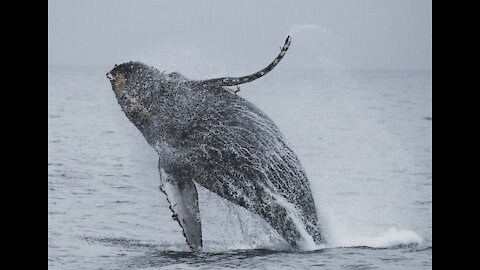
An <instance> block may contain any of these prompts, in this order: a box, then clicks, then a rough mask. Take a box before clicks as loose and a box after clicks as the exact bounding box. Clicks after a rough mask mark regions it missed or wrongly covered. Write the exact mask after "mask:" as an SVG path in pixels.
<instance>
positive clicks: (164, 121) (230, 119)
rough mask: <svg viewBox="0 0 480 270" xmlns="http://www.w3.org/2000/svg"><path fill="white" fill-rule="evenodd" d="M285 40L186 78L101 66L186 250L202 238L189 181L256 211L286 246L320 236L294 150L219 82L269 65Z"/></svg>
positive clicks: (232, 82)
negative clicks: (247, 65) (248, 67)
mask: <svg viewBox="0 0 480 270" xmlns="http://www.w3.org/2000/svg"><path fill="white" fill-rule="evenodd" d="M290 43H291V38H290V36H289V37H287V39H286V41H285V44H284V45H283V47H282V48H281V51H280V54H279V55H278V56H277V57H276V58H275V60H274V61H273V62H272V63H270V64H269V65H268V66H267V67H265V68H264V69H262V70H260V71H258V72H256V73H254V74H252V75H248V76H244V77H224V78H217V79H209V80H189V79H187V78H186V77H184V76H183V75H181V74H179V73H176V72H174V73H169V74H166V73H165V72H160V71H159V70H157V69H155V68H153V67H150V66H147V65H145V64H143V63H139V62H128V63H123V64H120V65H116V66H115V67H114V68H113V69H112V70H111V71H110V72H108V73H107V78H108V79H109V80H110V82H111V84H112V88H113V91H114V93H115V95H116V98H117V100H118V103H119V104H120V106H121V108H122V110H123V111H124V113H125V114H126V116H127V117H128V119H129V120H130V121H131V122H132V123H133V124H134V125H135V126H136V127H137V128H138V129H139V130H140V132H141V133H142V134H143V136H144V137H145V139H146V140H147V141H148V143H149V144H150V145H151V146H152V147H153V148H154V149H155V150H156V151H157V152H158V155H159V160H158V168H159V171H160V179H161V185H160V189H161V190H162V192H163V193H165V195H166V197H167V200H168V202H169V204H170V209H171V210H172V212H173V216H172V217H173V218H174V219H175V220H176V221H177V222H178V223H179V225H180V226H181V227H182V230H183V234H184V236H185V238H186V242H187V244H188V246H189V247H190V249H191V250H192V251H198V250H201V249H202V246H203V244H202V227H201V219H200V211H199V206H198V194H197V190H196V187H195V183H197V184H198V185H201V186H203V187H205V188H206V189H208V190H210V191H211V192H213V193H216V194H217V195H219V196H221V197H223V198H225V199H227V200H229V201H230V202H233V203H235V204H237V205H239V206H241V207H244V208H246V209H247V210H249V211H251V212H253V213H255V214H257V215H259V216H260V217H262V218H263V219H264V220H266V221H267V222H268V223H269V224H270V225H271V226H272V227H273V228H274V229H275V230H276V231H277V232H278V233H279V234H280V235H281V236H282V237H283V238H284V239H285V240H286V241H287V242H288V243H290V244H291V245H292V247H294V248H300V246H301V245H302V244H303V243H304V242H305V241H311V242H312V240H313V242H315V243H316V244H323V243H324V238H323V237H322V234H321V230H320V226H319V225H320V224H319V220H318V216H317V213H316V210H315V204H314V200H313V197H312V193H311V189H310V184H309V182H308V179H307V176H306V174H305V170H304V169H303V167H302V165H301V163H300V161H299V159H298V157H297V156H296V155H295V153H294V152H293V150H292V148H291V147H290V146H289V144H288V143H287V141H286V140H285V137H284V136H283V135H282V133H281V132H280V130H279V129H278V128H277V126H276V125H275V124H274V123H273V121H272V120H271V119H270V118H269V117H268V116H267V115H266V114H265V113H263V112H262V111H261V110H260V109H259V108H257V107H256V106H255V105H253V104H252V103H250V102H249V101H247V100H245V99H243V98H242V97H240V96H239V95H237V94H236V92H237V91H238V90H239V89H238V88H237V89H236V90H235V89H229V88H226V87H227V86H237V85H240V84H243V83H248V82H251V81H253V80H256V79H258V78H260V77H262V76H264V75H265V74H267V73H268V72H270V71H271V70H272V69H273V68H274V67H275V66H276V65H277V64H278V63H279V62H280V60H281V59H282V58H283V56H284V55H285V53H286V51H287V50H288V48H289V46H290ZM194 182H195V183H194Z"/></svg>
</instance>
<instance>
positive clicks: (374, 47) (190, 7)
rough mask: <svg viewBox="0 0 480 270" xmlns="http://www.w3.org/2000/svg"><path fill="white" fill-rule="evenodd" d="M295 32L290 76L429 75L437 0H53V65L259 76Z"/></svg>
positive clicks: (50, 15)
mask: <svg viewBox="0 0 480 270" xmlns="http://www.w3.org/2000/svg"><path fill="white" fill-rule="evenodd" d="M288 33H291V34H292V37H293V42H292V47H291V49H290V52H289V53H287V57H286V58H285V59H287V58H288V57H289V56H290V59H289V60H288V61H290V65H289V67H292V68H304V67H307V68H308V67H329V66H330V67H331V65H337V64H340V65H341V66H342V67H345V68H349V69H402V70H405V69H416V70H431V68H432V2H431V0H395V1H393V0H362V1H360V0H328V1H327V0H326V1H322V0H311V1H310V0H291V1H286V0H264V1H260V0H241V1H240V0H230V1H223V0H207V1H194V0H190V1H186V0H176V1H171V0H168V1H163V0H158V1H152V0H148V1H147V0H140V1H133V0H131V1H128V0H115V1H113V0H112V1H98V0H96V1H93V0H82V1H68V0H62V1H53V0H52V1H49V3H48V64H49V66H50V65H80V66H112V65H113V64H115V63H120V62H122V61H127V60H141V61H143V62H145V63H147V64H151V65H155V66H157V67H158V68H159V69H161V68H162V66H165V68H166V69H180V68H182V67H183V69H185V68H186V69H187V70H188V69H202V68H212V67H213V68H215V67H222V68H225V69H228V68H229V67H231V66H236V67H237V68H236V69H251V68H252V67H256V68H259V67H262V66H263V65H265V64H267V63H268V62H269V61H270V60H272V59H273V58H274V57H275V56H276V54H277V53H278V50H279V47H280V46H281V45H282V44H283V41H284V39H285V37H286V35H287V34H288ZM285 61H287V60H285ZM332 62H335V64H329V63H332Z"/></svg>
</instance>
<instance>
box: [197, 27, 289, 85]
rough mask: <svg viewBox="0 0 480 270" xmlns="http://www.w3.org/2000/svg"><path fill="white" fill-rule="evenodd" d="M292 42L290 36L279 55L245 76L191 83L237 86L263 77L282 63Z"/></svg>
mask: <svg viewBox="0 0 480 270" xmlns="http://www.w3.org/2000/svg"><path fill="white" fill-rule="evenodd" d="M291 42H292V38H291V37H290V36H288V37H287V39H286V40H285V44H283V47H282V48H281V49H280V53H279V54H278V56H277V57H276V58H275V59H274V60H273V61H272V62H271V63H270V64H269V65H268V66H266V67H265V68H264V69H262V70H260V71H258V72H256V73H253V74H251V75H247V76H243V77H223V78H216V79H209V80H203V81H192V82H191V83H192V84H194V85H201V86H203V87H204V88H210V87H222V86H235V85H239V84H244V83H249V82H251V81H254V80H256V79H258V78H260V77H263V76H264V75H265V74H267V73H269V72H270V71H272V70H273V69H274V68H275V67H276V66H277V65H278V63H280V60H282V58H283V56H285V54H286V53H287V50H288V48H289V47H290V43H291Z"/></svg>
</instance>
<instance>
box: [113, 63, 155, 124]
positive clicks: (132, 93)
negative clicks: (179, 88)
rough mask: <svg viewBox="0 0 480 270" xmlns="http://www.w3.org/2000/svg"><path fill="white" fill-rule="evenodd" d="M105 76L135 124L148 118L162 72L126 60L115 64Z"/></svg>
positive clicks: (121, 105)
mask: <svg viewBox="0 0 480 270" xmlns="http://www.w3.org/2000/svg"><path fill="white" fill-rule="evenodd" d="M106 76H107V78H108V79H109V80H110V83H111V84H112V89H113V92H114V93H115V96H116V97H117V101H118V103H119V104H120V107H121V108H122V110H123V111H124V112H125V114H126V115H127V117H128V118H129V119H130V120H131V121H132V122H133V123H135V124H137V123H144V122H145V121H146V120H148V119H149V118H150V111H151V110H152V106H155V102H154V99H155V97H154V96H155V94H156V92H158V91H159V89H162V86H161V85H159V83H160V82H161V81H163V80H162V77H163V74H162V73H161V72H159V71H158V70H157V69H155V68H153V67H150V66H147V65H145V64H143V63H140V62H127V63H123V64H120V65H115V67H114V68H113V69H112V70H111V71H110V72H108V73H107V74H106Z"/></svg>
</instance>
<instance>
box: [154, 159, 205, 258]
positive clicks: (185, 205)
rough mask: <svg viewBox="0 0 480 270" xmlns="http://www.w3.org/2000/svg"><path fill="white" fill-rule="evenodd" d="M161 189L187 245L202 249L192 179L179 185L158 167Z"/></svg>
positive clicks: (198, 215) (196, 198)
mask: <svg viewBox="0 0 480 270" xmlns="http://www.w3.org/2000/svg"><path fill="white" fill-rule="evenodd" d="M160 181H161V186H160V188H161V190H162V191H163V192H164V193H165V195H167V200H168V202H169V203H170V209H171V210H172V212H173V213H174V215H173V218H174V219H175V220H176V221H178V223H179V224H180V226H181V227H182V230H183V234H184V236H185V238H186V240H187V244H188V245H189V247H190V248H191V249H193V250H195V251H197V250H201V249H202V227H201V222H200V210H199V207H198V194H197V189H196V187H195V184H194V183H193V182H192V181H186V182H183V183H182V184H181V185H180V184H179V183H178V182H177V181H176V179H174V178H173V177H172V176H171V175H169V174H167V173H166V172H165V170H164V169H163V168H161V169H160Z"/></svg>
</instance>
